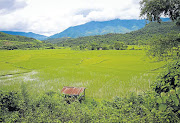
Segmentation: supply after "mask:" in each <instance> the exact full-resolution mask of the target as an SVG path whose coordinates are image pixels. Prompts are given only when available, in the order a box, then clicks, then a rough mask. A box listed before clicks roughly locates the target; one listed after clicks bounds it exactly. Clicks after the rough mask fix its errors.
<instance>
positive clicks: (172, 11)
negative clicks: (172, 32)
mask: <svg viewBox="0 0 180 123" xmlns="http://www.w3.org/2000/svg"><path fill="white" fill-rule="evenodd" d="M140 5H141V13H140V16H141V17H143V16H145V18H146V19H147V20H149V21H157V22H161V19H160V17H161V16H162V15H164V16H168V17H169V18H170V19H171V20H172V21H177V23H176V24H177V25H180V0H142V1H141V2H140Z"/></svg>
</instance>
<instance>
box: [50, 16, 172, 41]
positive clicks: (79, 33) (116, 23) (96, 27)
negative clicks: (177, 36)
mask: <svg viewBox="0 0 180 123" xmlns="http://www.w3.org/2000/svg"><path fill="white" fill-rule="evenodd" d="M162 21H169V18H162ZM147 23H149V22H148V21H147V20H137V19H131V20H120V19H114V20H110V21H91V22H88V23H85V24H82V25H77V26H73V27H69V28H67V29H66V30H64V31H62V32H60V33H57V34H54V35H52V36H50V37H48V39H51V38H52V39H54V38H62V37H71V38H78V37H84V36H94V35H104V34H108V33H122V34H124V33H128V32H131V31H135V30H138V29H141V28H143V27H144V26H145V25H146V24H147Z"/></svg>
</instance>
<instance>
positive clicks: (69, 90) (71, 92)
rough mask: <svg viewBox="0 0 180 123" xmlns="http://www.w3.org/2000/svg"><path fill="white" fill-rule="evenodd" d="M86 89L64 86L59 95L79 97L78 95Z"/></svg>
mask: <svg viewBox="0 0 180 123" xmlns="http://www.w3.org/2000/svg"><path fill="white" fill-rule="evenodd" d="M85 89H86V88H84V87H67V86H64V87H63V89H62V90H61V93H63V94H67V95H79V94H80V93H82V92H84V90H85Z"/></svg>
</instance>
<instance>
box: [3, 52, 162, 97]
mask: <svg viewBox="0 0 180 123" xmlns="http://www.w3.org/2000/svg"><path fill="white" fill-rule="evenodd" d="M164 64H165V63H164V62H154V61H151V60H149V59H148V58H147V57H146V55H145V51H143V50H121V51H117V50H107V51H103V50H101V51H73V50H69V49H55V50H14V51H7V50H1V51H0V90H6V91H9V90H17V91H19V90H21V85H22V83H24V84H26V85H27V87H26V88H27V90H28V92H29V94H30V95H31V96H32V97H36V96H38V95H40V94H42V93H43V92H47V91H54V92H58V93H60V90H61V89H62V87H63V86H75V87H86V88H87V89H86V97H87V98H94V99H97V100H101V99H106V100H110V99H112V98H114V97H115V96H125V95H128V94H129V93H130V92H135V93H137V94H140V93H142V92H143V91H146V90H148V89H150V84H151V83H152V82H153V80H154V79H155V78H156V76H157V75H158V73H159V72H160V71H161V70H162V68H161V67H162V66H163V65H164Z"/></svg>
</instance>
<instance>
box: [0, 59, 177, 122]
mask: <svg viewBox="0 0 180 123" xmlns="http://www.w3.org/2000/svg"><path fill="white" fill-rule="evenodd" d="M179 70H180V62H174V63H173V64H170V65H169V67H168V69H167V70H166V72H165V73H163V74H162V75H160V76H159V79H158V80H157V81H156V83H154V86H153V87H154V89H155V90H154V89H153V90H150V91H146V92H145V93H144V94H141V95H136V94H135V93H131V94H129V96H126V97H115V98H114V99H113V100H111V101H105V100H103V101H100V102H97V101H95V100H93V99H88V100H87V99H86V100H85V101H84V102H82V103H79V102H78V101H75V102H72V103H71V104H67V103H66V102H65V101H64V99H63V98H62V97H61V95H60V94H59V92H54V91H52V90H51V91H46V92H45V93H41V95H39V96H38V97H36V98H35V99H34V98H33V99H32V98H30V95H29V94H30V93H32V90H28V89H27V86H28V83H21V87H20V91H18V92H16V91H15V92H12V91H9V92H4V91H0V95H1V97H0V109H1V110H0V121H1V122H178V121H179V120H180V112H179V107H180V100H179V98H180V79H179V76H180V74H179V73H180V72H179ZM170 73H171V74H170ZM173 73H174V74H173ZM111 91H112V90H111Z"/></svg>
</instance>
